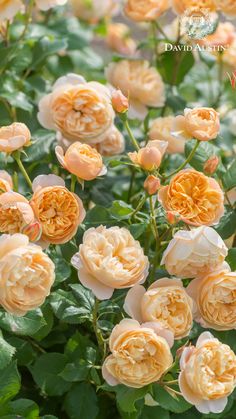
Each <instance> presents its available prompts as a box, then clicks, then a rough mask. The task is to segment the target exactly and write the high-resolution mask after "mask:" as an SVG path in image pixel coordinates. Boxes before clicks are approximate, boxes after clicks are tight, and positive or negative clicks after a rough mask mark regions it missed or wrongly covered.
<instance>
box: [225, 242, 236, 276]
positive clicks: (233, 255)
mask: <svg viewBox="0 0 236 419" xmlns="http://www.w3.org/2000/svg"><path fill="white" fill-rule="evenodd" d="M226 262H228V264H229V265H230V268H231V269H232V271H236V247H234V248H233V249H229V253H228V256H227V258H226Z"/></svg>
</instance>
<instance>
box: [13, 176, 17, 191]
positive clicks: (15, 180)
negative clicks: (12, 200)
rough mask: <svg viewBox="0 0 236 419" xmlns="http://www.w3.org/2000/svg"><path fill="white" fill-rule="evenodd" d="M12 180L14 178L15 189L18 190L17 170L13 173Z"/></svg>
mask: <svg viewBox="0 0 236 419" xmlns="http://www.w3.org/2000/svg"><path fill="white" fill-rule="evenodd" d="M12 180H13V186H14V191H15V192H18V174H17V172H14V173H13V176H12Z"/></svg>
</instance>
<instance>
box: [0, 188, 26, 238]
mask: <svg viewBox="0 0 236 419" xmlns="http://www.w3.org/2000/svg"><path fill="white" fill-rule="evenodd" d="M33 220H34V212H33V210H32V208H31V206H30V204H29V202H28V200H27V199H26V198H25V197H24V196H22V195H21V194H19V193H17V192H13V191H9V192H5V193H3V194H1V195H0V233H8V234H15V233H20V232H21V229H22V228H23V227H24V226H25V225H27V224H30V223H32V222H33Z"/></svg>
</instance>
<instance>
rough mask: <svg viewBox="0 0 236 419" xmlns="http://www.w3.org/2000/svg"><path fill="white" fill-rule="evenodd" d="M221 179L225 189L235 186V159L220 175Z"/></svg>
mask: <svg viewBox="0 0 236 419" xmlns="http://www.w3.org/2000/svg"><path fill="white" fill-rule="evenodd" d="M222 181H223V184H224V187H225V189H226V190H227V191H229V190H230V189H233V188H234V187H235V186H236V159H234V161H233V162H232V163H231V165H230V166H229V167H228V168H227V171H226V173H225V175H224V176H223V177H222Z"/></svg>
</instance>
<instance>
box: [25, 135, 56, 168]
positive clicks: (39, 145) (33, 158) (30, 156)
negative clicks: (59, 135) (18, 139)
mask: <svg viewBox="0 0 236 419" xmlns="http://www.w3.org/2000/svg"><path fill="white" fill-rule="evenodd" d="M54 141H55V133H52V132H50V131H46V130H43V129H42V130H38V131H36V132H35V133H34V135H33V144H32V145H31V146H30V147H28V148H27V149H25V151H26V154H27V156H23V158H22V160H23V161H26V162H27V163H36V162H38V163H39V164H40V163H41V160H42V159H44V158H45V157H48V155H49V153H50V149H51V147H52V144H53V142H54Z"/></svg>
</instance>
